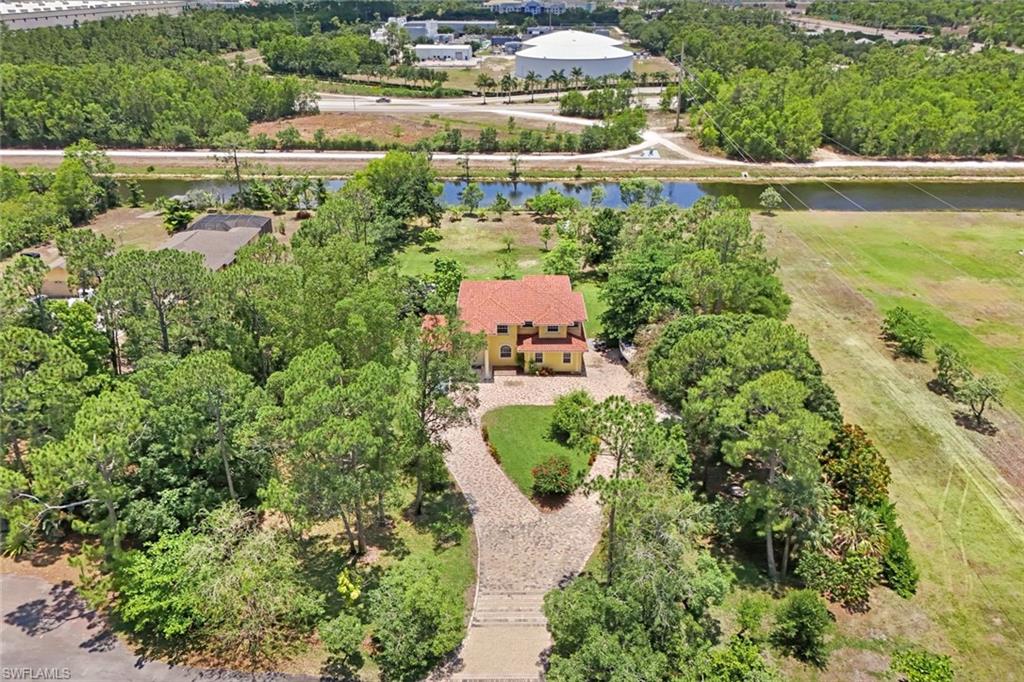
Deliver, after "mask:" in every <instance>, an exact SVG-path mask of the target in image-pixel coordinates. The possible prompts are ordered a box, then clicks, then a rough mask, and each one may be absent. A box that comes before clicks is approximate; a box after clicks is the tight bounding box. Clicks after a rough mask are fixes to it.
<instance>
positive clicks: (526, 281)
mask: <svg viewBox="0 0 1024 682" xmlns="http://www.w3.org/2000/svg"><path fill="white" fill-rule="evenodd" d="M459 315H460V316H461V317H462V319H463V320H464V321H465V322H466V329H467V331H470V332H484V333H487V334H494V333H495V329H496V328H497V326H498V325H499V324H522V323H523V322H526V321H530V322H533V324H534V326H540V325H544V324H563V325H564V324H572V323H573V322H576V321H577V320H579V321H584V320H586V319H587V308H586V306H585V305H584V304H583V294H580V293H578V292H575V291H573V290H572V283H571V282H570V281H569V278H568V277H566V276H565V275H528V276H526V277H523V278H522V279H521V280H495V279H488V280H479V279H476V280H473V279H467V280H463V281H462V285H461V286H460V287H459Z"/></svg>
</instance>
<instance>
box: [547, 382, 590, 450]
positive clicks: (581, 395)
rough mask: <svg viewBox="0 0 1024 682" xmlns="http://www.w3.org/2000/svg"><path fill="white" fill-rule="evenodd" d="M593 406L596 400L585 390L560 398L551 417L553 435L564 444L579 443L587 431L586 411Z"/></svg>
mask: <svg viewBox="0 0 1024 682" xmlns="http://www.w3.org/2000/svg"><path fill="white" fill-rule="evenodd" d="M593 406H594V399H593V398H591V397H590V394H589V393H587V392H586V391H584V390H583V389H580V390H577V391H572V392H570V393H566V394H565V395H560V396H558V398H556V399H555V411H554V413H553V414H552V415H551V434H552V435H553V436H554V437H555V438H557V439H559V440H560V441H562V442H563V443H569V444H575V443H578V442H579V440H580V439H581V438H582V437H583V436H584V431H585V429H586V424H585V423H584V422H585V418H586V411H587V410H588V409H589V408H591V407H593Z"/></svg>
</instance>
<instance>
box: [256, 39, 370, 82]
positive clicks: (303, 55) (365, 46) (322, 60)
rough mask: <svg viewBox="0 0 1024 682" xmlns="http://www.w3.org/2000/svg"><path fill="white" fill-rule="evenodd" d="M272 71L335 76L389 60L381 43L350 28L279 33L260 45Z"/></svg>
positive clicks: (358, 70) (356, 71) (261, 51)
mask: <svg viewBox="0 0 1024 682" xmlns="http://www.w3.org/2000/svg"><path fill="white" fill-rule="evenodd" d="M260 53H261V54H262V55H263V59H264V60H265V61H266V63H267V66H269V67H270V70H271V71H274V72H276V73H296V74H300V75H303V76H327V77H333V78H336V77H338V76H343V75H346V74H352V73H358V72H360V71H361V70H364V69H368V68H370V67H382V66H385V65H387V63H388V54H387V50H386V49H385V48H384V46H383V45H382V44H380V43H378V42H377V41H375V40H370V37H369V36H367V35H364V34H361V33H355V32H353V31H344V32H335V33H318V34H314V35H311V36H308V37H304V36H298V35H280V36H277V37H275V38H273V39H271V40H267V41H264V42H262V43H261V44H260Z"/></svg>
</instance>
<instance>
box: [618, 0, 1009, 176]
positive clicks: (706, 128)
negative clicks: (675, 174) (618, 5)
mask: <svg viewBox="0 0 1024 682" xmlns="http://www.w3.org/2000/svg"><path fill="white" fill-rule="evenodd" d="M842 4H843V5H844V6H845V5H847V4H848V3H842ZM880 4H882V5H886V6H889V5H899V4H901V3H872V5H876V6H877V5H880ZM995 4H999V3H995ZM1010 4H1012V3H1010ZM699 5H700V4H699V3H685V4H682V5H679V6H676V7H674V8H672V9H670V10H669V11H668V12H667V13H666V14H665V15H664V17H663V18H662V19H661V20H660V21H658V22H646V23H645V22H643V20H642V15H640V14H630V15H629V20H628V26H629V28H630V31H631V32H632V31H635V32H636V33H635V35H637V36H638V37H639V40H640V42H641V43H642V44H643V45H645V46H646V47H648V48H649V49H651V50H653V51H657V52H662V53H664V54H666V55H668V56H669V57H673V58H674V57H676V56H677V55H678V50H679V48H680V45H681V41H682V36H685V37H686V40H685V50H686V56H685V59H686V70H687V73H688V75H689V76H690V78H689V79H688V80H687V82H686V83H684V85H683V88H682V90H681V93H680V92H678V91H677V90H678V89H677V88H671V89H670V90H669V92H667V93H666V94H665V96H664V97H663V100H662V106H663V108H665V109H669V110H671V109H674V108H675V106H676V103H677V97H679V96H680V95H681V96H682V98H683V108H684V109H687V110H688V111H689V112H690V115H691V123H692V124H693V126H694V128H695V133H696V137H697V138H698V139H700V140H701V142H702V144H703V145H705V146H707V147H710V148H716V149H720V150H722V151H723V152H725V153H726V154H729V155H730V156H734V157H737V158H746V159H753V160H787V159H792V160H797V161H802V160H806V159H808V158H809V156H810V154H811V152H813V151H814V149H816V148H818V147H819V146H821V145H823V144H824V145H835V146H836V147H837V148H838V150H839V151H841V152H845V151H852V152H853V153H856V154H864V155H869V156H897V157H902V156H931V155H940V156H941V155H952V156H975V155H982V154H996V155H1017V154H1020V152H1021V149H1022V134H1021V130H1022V127H1024V114H1021V111H1024V75H1022V74H1024V56H1022V55H1019V54H1014V53H1011V52H1008V51H1005V50H1002V49H998V48H996V49H986V50H982V51H981V52H979V53H972V52H971V51H970V50H968V49H967V47H966V46H964V45H963V44H961V43H962V41H960V42H957V41H956V40H951V41H947V42H948V44H941V45H940V44H935V45H931V44H924V45H902V46H892V45H889V44H888V43H879V44H876V45H871V44H868V45H857V44H856V43H855V42H854V40H853V37H852V36H850V35H847V34H842V33H826V34H825V35H823V36H807V35H804V34H802V33H800V32H799V31H798V30H797V29H795V28H794V27H792V26H790V25H788V24H784V23H782V22H781V18H780V17H778V16H777V15H774V14H772V13H771V12H768V11H765V10H758V9H736V10H733V9H723V8H718V9H714V8H705V7H703V6H699ZM938 50H942V51H941V52H939V51H938Z"/></svg>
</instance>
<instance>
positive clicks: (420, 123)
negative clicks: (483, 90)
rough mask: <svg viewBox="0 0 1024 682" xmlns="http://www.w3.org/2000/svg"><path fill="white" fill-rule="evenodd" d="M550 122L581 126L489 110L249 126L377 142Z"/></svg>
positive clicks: (571, 128) (507, 130) (339, 116)
mask: <svg viewBox="0 0 1024 682" xmlns="http://www.w3.org/2000/svg"><path fill="white" fill-rule="evenodd" d="M549 125H550V126H551V128H552V129H553V130H555V131H566V132H578V131H579V130H580V126H576V125H572V124H565V123H555V124H548V123H546V122H544V121H537V120H531V119H517V120H516V121H515V125H514V126H512V127H510V126H509V125H508V118H507V117H505V116H497V115H493V114H487V113H479V114H476V113H461V112H460V113H453V114H444V115H442V114H439V113H433V114H430V113H423V114H419V113H395V114H378V113H374V114H368V113H358V112H340V113H324V114H315V115H312V116H298V117H295V118H288V119H282V120H279V121H269V122H264V123H256V124H254V125H252V126H251V127H250V128H249V133H250V134H251V135H259V134H260V133H266V134H267V135H270V136H271V137H273V136H274V135H275V134H276V133H277V132H278V131H279V130H282V129H284V128H287V127H288V126H294V127H295V128H296V129H297V130H298V131H299V133H300V134H301V135H302V137H303V138H304V139H307V140H309V139H312V138H313V133H315V132H316V131H317V130H318V129H323V131H324V132H325V133H326V134H327V136H328V137H343V136H352V137H359V138H363V139H367V140H373V141H374V142H377V143H378V144H415V143H417V142H419V141H421V140H424V139H427V138H429V137H432V136H434V135H436V134H438V133H441V132H444V131H445V129H446V128H459V129H460V130H462V132H463V134H464V135H469V136H474V137H475V136H476V135H478V134H479V132H480V130H481V129H483V128H485V127H487V126H491V127H494V128H496V129H497V131H498V137H499V138H506V137H510V136H512V135H513V134H516V133H517V132H518V131H519V130H521V129H527V130H547V129H548V127H549Z"/></svg>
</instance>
